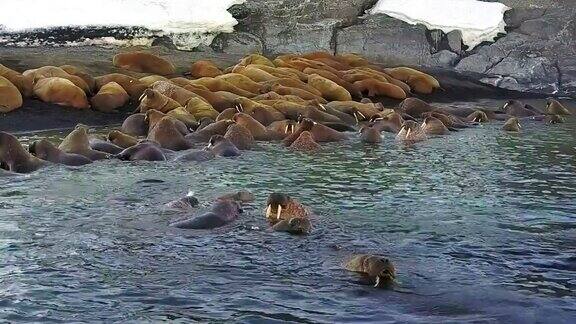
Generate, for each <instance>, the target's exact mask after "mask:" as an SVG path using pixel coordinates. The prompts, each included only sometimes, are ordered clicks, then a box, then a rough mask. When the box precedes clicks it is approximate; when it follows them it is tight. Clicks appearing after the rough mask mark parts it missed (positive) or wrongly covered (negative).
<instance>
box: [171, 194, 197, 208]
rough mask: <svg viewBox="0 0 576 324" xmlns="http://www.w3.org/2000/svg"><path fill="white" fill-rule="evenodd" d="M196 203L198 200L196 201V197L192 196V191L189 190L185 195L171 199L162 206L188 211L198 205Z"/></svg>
mask: <svg viewBox="0 0 576 324" xmlns="http://www.w3.org/2000/svg"><path fill="white" fill-rule="evenodd" d="M198 205H200V201H198V198H196V197H194V193H193V192H191V191H190V192H188V194H187V195H186V196H185V197H182V198H180V199H176V200H173V201H171V202H169V203H166V204H165V205H164V206H166V207H167V208H170V209H174V210H181V211H188V210H191V209H194V208H196V207H198Z"/></svg>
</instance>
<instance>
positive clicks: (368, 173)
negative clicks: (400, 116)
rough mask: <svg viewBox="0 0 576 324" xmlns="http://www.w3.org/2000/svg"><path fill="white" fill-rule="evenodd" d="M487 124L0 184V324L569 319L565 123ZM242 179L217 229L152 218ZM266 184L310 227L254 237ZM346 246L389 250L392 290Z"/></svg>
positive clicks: (261, 224) (572, 179) (106, 164)
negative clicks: (301, 208) (241, 193)
mask: <svg viewBox="0 0 576 324" xmlns="http://www.w3.org/2000/svg"><path fill="white" fill-rule="evenodd" d="M501 125H502V123H501V122H494V123H490V124H486V125H482V126H479V127H475V128H471V129H467V130H463V131H460V132H456V133H453V134H451V135H449V136H444V137H438V138H433V139H430V140H429V141H427V142H422V143H418V144H416V145H414V146H410V147H407V146H403V145H399V144H397V143H396V142H395V141H394V135H392V134H384V141H383V143H381V144H380V145H377V146H373V145H364V144H361V143H359V140H358V138H357V137H356V134H353V135H351V139H350V140H349V141H347V142H345V143H339V144H327V145H324V150H323V152H321V153H319V154H316V155H312V156H310V155H302V154H299V153H292V152H289V151H287V150H285V149H284V148H283V147H280V146H279V145H278V144H263V145H262V148H261V150H257V151H252V152H245V153H244V154H243V156H241V157H240V158H237V159H224V158H221V159H216V160H213V161H210V162H206V163H200V164H196V163H190V164H178V163H175V162H166V163H146V162H141V163H126V162H120V161H101V162H97V163H95V164H93V165H89V166H86V167H82V168H78V169H71V168H67V167H62V166H51V167H49V168H47V169H43V170H41V171H38V172H36V173H33V174H30V175H22V176H17V177H4V178H2V177H0V321H1V320H6V321H10V322H30V321H54V322H73V321H98V320H106V321H107V322H123V323H125V322H157V321H162V320H179V321H190V320H197V321H216V322H224V321H229V320H235V321H241V322H259V321H282V320H285V321H294V322H327V323H329V322H362V323H367V322H378V323H381V322H418V323H446V322H457V323H462V322H475V323H476V322H518V323H532V322H550V323H569V322H572V320H573V319H574V318H575V316H576V293H575V292H574V291H575V290H576V176H575V175H576V174H575V171H576V160H575V151H576V131H575V130H576V118H572V119H570V120H568V122H567V123H565V124H561V125H542V124H540V123H537V122H525V123H524V128H523V131H522V133H521V134H507V133H504V132H502V131H501V130H500V127H501ZM152 180H154V181H152ZM240 189H247V190H250V191H252V192H253V193H254V194H255V195H256V198H257V199H256V201H255V202H254V203H253V204H251V205H249V206H247V207H246V210H245V213H244V214H243V215H242V216H241V218H240V219H239V220H238V221H236V222H235V223H233V224H231V225H230V226H227V227H224V228H221V229H218V230H215V231H212V232H202V231H190V230H179V229H175V228H171V227H169V226H168V224H169V223H170V222H171V221H173V220H175V219H178V218H180V217H182V216H183V215H182V214H177V213H174V212H171V211H167V210H165V209H164V208H163V204H164V203H166V202H169V201H171V200H173V199H176V198H178V197H181V196H183V195H185V194H186V193H187V192H188V191H189V190H191V191H194V192H195V193H196V196H197V197H198V198H199V199H200V201H201V202H204V206H203V208H204V207H207V206H208V205H209V203H210V199H212V198H214V197H216V196H219V195H222V194H224V193H227V192H230V191H235V190H240ZM272 191H282V192H286V193H289V194H290V195H292V196H293V197H295V198H297V199H299V200H300V201H301V202H302V203H304V204H306V205H308V206H310V207H312V209H313V210H314V212H315V217H314V221H313V224H314V229H313V231H312V233H311V235H309V236H305V237H294V236H289V235H287V234H285V233H275V232H272V231H270V230H269V229H268V226H267V224H266V222H265V220H264V216H263V209H264V208H265V206H264V205H265V201H266V198H267V195H268V194H269V193H271V192H272ZM352 253H376V254H382V255H386V256H388V257H390V258H391V259H392V260H393V261H394V263H395V265H396V267H397V270H398V282H397V284H396V285H395V286H394V287H393V288H392V289H389V290H380V289H375V288H373V287H371V286H370V285H369V284H367V283H366V282H364V281H363V280H362V279H361V278H359V277H358V276H356V275H355V274H352V273H348V272H346V271H344V270H342V266H341V263H342V261H343V260H344V259H345V258H346V257H347V256H349V255H350V254H352Z"/></svg>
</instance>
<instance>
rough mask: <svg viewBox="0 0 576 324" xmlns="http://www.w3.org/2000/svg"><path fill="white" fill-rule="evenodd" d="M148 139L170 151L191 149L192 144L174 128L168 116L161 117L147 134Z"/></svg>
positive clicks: (172, 121)
mask: <svg viewBox="0 0 576 324" xmlns="http://www.w3.org/2000/svg"><path fill="white" fill-rule="evenodd" d="M148 139H149V140H152V141H154V142H156V143H158V144H159V145H160V146H161V147H163V148H166V149H169V150H172V151H182V150H187V149H190V148H192V144H191V143H190V142H188V141H187V140H186V138H185V137H184V135H183V134H182V133H181V132H180V131H179V130H178V129H177V128H176V125H175V123H174V120H173V119H172V118H171V117H169V116H166V117H163V118H162V119H160V120H159V121H158V123H156V125H155V126H154V128H152V130H150V132H149V133H148Z"/></svg>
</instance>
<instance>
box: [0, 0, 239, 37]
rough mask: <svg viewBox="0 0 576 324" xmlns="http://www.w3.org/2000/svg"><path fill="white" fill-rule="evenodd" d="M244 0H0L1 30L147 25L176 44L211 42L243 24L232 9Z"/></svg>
mask: <svg viewBox="0 0 576 324" xmlns="http://www.w3.org/2000/svg"><path fill="white" fill-rule="evenodd" d="M244 1H245V0H14V1H12V0H10V1H9V0H1V2H0V31H7V32H14V33H17V32H24V31H33V30H38V29H47V28H53V27H144V28H146V29H149V30H153V31H156V32H157V33H158V34H161V35H170V36H172V37H173V39H174V41H175V43H176V45H180V46H181V47H187V48H193V47H195V46H197V45H198V44H200V43H205V44H210V43H211V42H212V39H213V38H214V36H215V35H216V34H217V33H220V32H232V31H233V29H234V26H235V25H236V24H237V23H238V22H237V21H236V19H234V17H232V15H231V14H230V13H229V12H228V11H227V9H228V8H230V7H231V6H232V5H234V4H240V3H243V2H244Z"/></svg>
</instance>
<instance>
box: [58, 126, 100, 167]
mask: <svg viewBox="0 0 576 324" xmlns="http://www.w3.org/2000/svg"><path fill="white" fill-rule="evenodd" d="M58 148H59V149H60V150H62V151H64V152H66V153H74V154H80V155H83V156H85V157H87V158H89V159H90V160H92V161H96V160H104V159H108V158H109V155H108V154H106V153H104V152H100V151H96V150H93V149H92V148H90V139H89V138H88V129H87V128H86V127H85V126H82V125H78V126H76V128H75V129H74V130H73V131H72V132H70V134H68V136H66V138H64V140H63V141H62V143H60V145H59V146H58Z"/></svg>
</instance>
